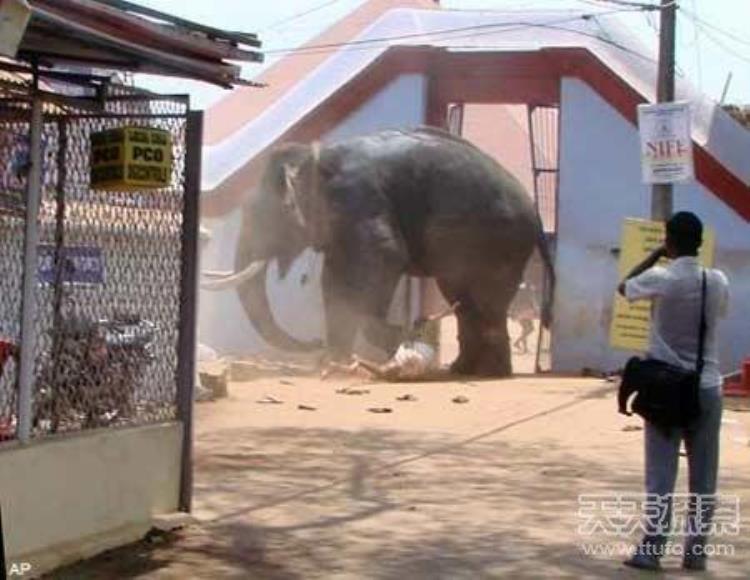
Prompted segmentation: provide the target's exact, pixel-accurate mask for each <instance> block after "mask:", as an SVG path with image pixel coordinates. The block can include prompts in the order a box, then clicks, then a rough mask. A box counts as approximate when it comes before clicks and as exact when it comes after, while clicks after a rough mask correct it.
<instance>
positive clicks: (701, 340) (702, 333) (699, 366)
mask: <svg viewBox="0 0 750 580" xmlns="http://www.w3.org/2000/svg"><path fill="white" fill-rule="evenodd" d="M702 278H703V279H702V281H701V321H700V328H699V330H698V360H697V362H696V365H695V370H696V371H697V372H698V375H700V374H701V373H702V372H703V362H704V361H703V348H704V344H705V342H706V326H707V324H706V269H705V268H703V275H702Z"/></svg>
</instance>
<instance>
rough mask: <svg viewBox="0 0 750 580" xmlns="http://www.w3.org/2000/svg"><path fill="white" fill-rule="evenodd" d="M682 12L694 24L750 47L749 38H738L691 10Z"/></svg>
mask: <svg viewBox="0 0 750 580" xmlns="http://www.w3.org/2000/svg"><path fill="white" fill-rule="evenodd" d="M681 12H682V13H683V14H685V15H687V16H688V17H689V18H690V20H692V21H693V22H694V23H700V24H702V25H703V26H706V27H708V28H710V29H711V30H715V31H716V32H718V33H719V34H723V35H724V36H726V37H727V38H730V39H732V40H734V41H735V42H738V43H740V44H744V45H746V46H750V39H748V38H742V37H741V36H738V35H737V34H734V33H733V32H729V31H728V30H725V29H723V28H720V27H718V26H716V25H715V24H712V23H711V22H709V21H708V20H706V19H704V18H701V17H700V16H698V14H697V13H696V12H692V11H690V10H686V9H685V8H683V9H682V10H681Z"/></svg>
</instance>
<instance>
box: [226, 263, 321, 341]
mask: <svg viewBox="0 0 750 580" xmlns="http://www.w3.org/2000/svg"><path fill="white" fill-rule="evenodd" d="M267 272H268V263H266V264H264V266H263V270H262V271H260V272H258V273H257V275H255V276H253V277H252V278H250V279H249V280H247V281H245V282H244V283H243V284H242V287H241V288H240V291H239V293H238V295H239V298H240V300H241V301H242V306H243V307H244V309H245V312H246V313H247V315H248V318H249V319H250V322H251V323H252V325H253V328H254V329H255V330H256V332H257V333H258V334H259V335H260V336H261V338H262V339H263V340H265V341H266V342H267V343H268V344H270V345H271V346H274V347H276V348H279V349H282V350H292V351H311V350H316V349H319V348H321V343H320V341H310V342H305V341H302V340H299V339H296V338H294V337H293V336H290V335H289V334H288V333H287V332H286V331H285V330H283V329H282V328H281V327H280V326H279V325H278V324H277V323H276V320H274V317H273V313H272V312H271V304H270V303H269V301H268V296H267V294H266V274H267Z"/></svg>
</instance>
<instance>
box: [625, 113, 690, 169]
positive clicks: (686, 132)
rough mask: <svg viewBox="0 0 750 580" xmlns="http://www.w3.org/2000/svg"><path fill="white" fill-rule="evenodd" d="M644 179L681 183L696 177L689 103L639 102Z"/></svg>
mask: <svg viewBox="0 0 750 580" xmlns="http://www.w3.org/2000/svg"><path fill="white" fill-rule="evenodd" d="M638 128H639V130H640V134H641V167H642V172H643V182H644V183H682V182H685V181H690V180H692V179H693V176H694V174H693V141H692V139H691V137H690V104H689V103H687V102H678V103H660V104H658V105H639V106H638Z"/></svg>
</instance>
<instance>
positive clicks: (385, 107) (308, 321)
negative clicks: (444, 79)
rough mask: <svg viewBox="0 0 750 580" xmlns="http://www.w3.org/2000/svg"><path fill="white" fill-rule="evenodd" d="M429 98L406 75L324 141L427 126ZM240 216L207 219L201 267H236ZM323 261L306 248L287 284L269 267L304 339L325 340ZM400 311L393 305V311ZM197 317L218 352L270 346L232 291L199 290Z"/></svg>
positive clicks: (273, 292)
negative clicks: (208, 238)
mask: <svg viewBox="0 0 750 580" xmlns="http://www.w3.org/2000/svg"><path fill="white" fill-rule="evenodd" d="M426 99H427V82H426V79H425V78H424V76H423V75H419V74H409V75H402V76H400V77H398V78H397V79H395V80H394V81H392V82H391V83H390V84H389V85H388V86H386V87H384V88H383V89H382V90H381V91H380V92H379V93H377V94H375V95H373V96H372V98H371V99H370V100H369V101H367V102H366V103H365V104H364V105H363V106H362V107H360V108H359V109H358V110H356V111H354V112H353V113H352V114H351V115H349V117H347V118H346V119H345V120H344V121H343V122H342V123H340V124H339V125H338V126H336V127H335V128H333V129H332V130H331V131H330V132H328V133H327V134H326V135H323V136H322V138H321V140H322V141H323V142H330V141H335V140H340V139H344V138H347V137H352V136H355V135H362V134H366V133H370V132H373V131H377V130H380V129H388V128H397V127H413V126H416V125H420V124H423V123H424V120H425V110H426ZM240 216H241V210H240V209H236V210H235V211H233V212H231V213H230V214H227V215H226V216H223V217H222V218H220V219H214V220H203V225H204V226H205V227H207V228H208V229H210V230H211V234H212V239H211V241H209V242H208V244H207V245H206V247H205V249H204V251H203V253H202V256H201V259H202V265H201V267H202V268H204V269H206V270H230V271H231V270H233V268H234V258H235V249H236V246H237V239H238V236H239V227H240ZM322 265H323V263H322V257H321V256H320V255H316V254H315V253H313V252H312V251H307V252H305V253H304V254H303V255H302V256H300V258H299V259H298V260H297V261H296V262H295V264H294V265H293V267H292V269H291V270H290V272H289V274H288V276H287V278H286V279H285V280H284V281H283V282H282V281H279V280H278V278H277V270H276V266H275V264H274V265H273V266H272V268H271V272H270V276H269V280H268V282H267V288H268V291H269V296H270V297H271V308H272V310H273V313H274V316H275V317H276V320H277V321H278V322H279V324H280V325H281V326H282V328H284V329H285V330H287V332H289V333H290V334H292V335H293V336H295V337H297V338H300V339H313V338H321V337H322V334H323V328H324V326H323V317H322V312H323V304H322V297H321V293H320V284H319V280H320V273H321V269H322ZM303 276H306V277H307V278H308V279H309V282H308V283H306V284H304V285H302V284H301V283H300V280H301V279H302V277H303ZM403 293H404V289H403V288H400V289H397V291H396V296H399V295H402V294H403ZM399 309H400V307H399V306H397V305H394V307H393V309H392V310H393V311H397V310H399ZM401 309H403V308H402V307H401ZM198 320H199V322H198V333H199V341H200V342H201V343H202V344H206V345H208V346H210V347H211V348H213V349H215V350H217V351H218V352H219V353H220V354H224V355H226V354H239V355H242V354H250V353H258V352H262V351H264V350H267V349H268V348H269V347H268V346H267V345H266V344H264V342H263V340H262V339H261V338H260V337H259V336H258V334H257V333H256V332H255V331H254V330H253V328H252V326H251V324H250V323H249V321H248V320H247V317H246V316H245V314H244V312H243V310H242V307H241V306H240V302H239V299H238V298H237V294H236V292H235V291H234V290H228V291H222V292H207V291H201V294H200V308H199V319H198Z"/></svg>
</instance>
